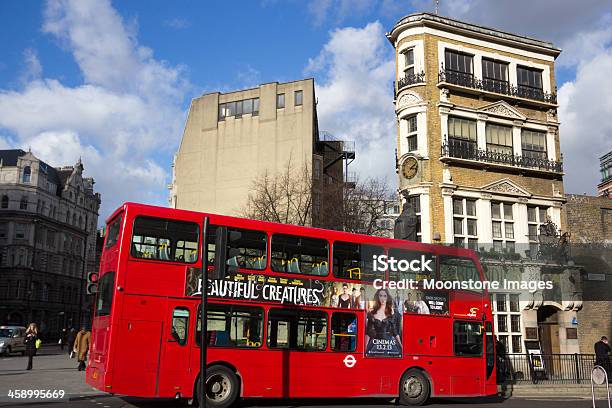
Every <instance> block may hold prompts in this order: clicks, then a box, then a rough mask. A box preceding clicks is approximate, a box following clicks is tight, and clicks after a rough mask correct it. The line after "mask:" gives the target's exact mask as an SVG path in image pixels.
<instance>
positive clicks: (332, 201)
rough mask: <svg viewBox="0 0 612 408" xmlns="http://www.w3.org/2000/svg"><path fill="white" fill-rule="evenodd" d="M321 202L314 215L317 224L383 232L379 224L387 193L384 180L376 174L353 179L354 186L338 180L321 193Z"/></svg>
mask: <svg viewBox="0 0 612 408" xmlns="http://www.w3.org/2000/svg"><path fill="white" fill-rule="evenodd" d="M321 195H322V197H323V199H322V202H323V204H322V205H321V210H320V213H319V214H316V215H317V217H316V218H317V219H318V220H319V221H320V222H319V223H320V226H322V227H323V228H328V229H336V230H341V231H346V232H353V233H358V234H366V235H378V236H381V235H385V234H387V233H388V230H387V229H386V228H385V227H384V226H383V225H382V223H381V220H382V219H383V218H384V217H385V209H386V204H387V203H388V202H389V200H390V197H391V194H390V192H389V188H388V186H387V183H386V182H385V181H384V180H380V179H376V178H367V179H365V180H364V181H360V180H357V181H356V182H355V184H354V186H350V185H348V184H345V183H338V184H335V185H332V186H326V188H324V191H323V192H322V193H321Z"/></svg>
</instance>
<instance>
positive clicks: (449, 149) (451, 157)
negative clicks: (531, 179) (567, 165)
mask: <svg viewBox="0 0 612 408" xmlns="http://www.w3.org/2000/svg"><path fill="white" fill-rule="evenodd" d="M440 160H442V161H459V162H466V163H475V164H477V163H483V164H487V165H493V166H496V167H505V168H520V169H526V170H531V171H536V172H546V173H559V174H562V173H563V162H561V161H554V160H548V159H543V158H539V157H527V156H519V155H512V154H507V153H499V152H494V151H488V150H482V149H479V148H477V147H476V144H475V143H463V142H450V143H445V144H444V145H442V152H441V158H440Z"/></svg>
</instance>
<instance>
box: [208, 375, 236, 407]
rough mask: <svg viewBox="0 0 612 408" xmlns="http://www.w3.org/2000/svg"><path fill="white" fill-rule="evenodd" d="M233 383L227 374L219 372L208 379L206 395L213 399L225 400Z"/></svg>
mask: <svg viewBox="0 0 612 408" xmlns="http://www.w3.org/2000/svg"><path fill="white" fill-rule="evenodd" d="M231 388H232V386H231V383H230V380H229V378H227V377H226V376H225V375H221V374H217V375H213V376H212V377H209V378H208V381H206V396H207V397H208V398H209V399H211V400H213V401H223V400H224V399H226V398H227V397H228V396H229V394H230V391H231Z"/></svg>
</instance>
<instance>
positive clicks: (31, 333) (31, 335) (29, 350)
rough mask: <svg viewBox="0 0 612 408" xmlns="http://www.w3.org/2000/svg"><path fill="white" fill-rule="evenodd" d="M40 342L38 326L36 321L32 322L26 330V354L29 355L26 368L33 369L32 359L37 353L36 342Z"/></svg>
mask: <svg viewBox="0 0 612 408" xmlns="http://www.w3.org/2000/svg"><path fill="white" fill-rule="evenodd" d="M37 342H38V327H37V326H36V323H30V324H29V325H28V329H27V330H26V337H25V339H24V343H25V354H26V355H27V356H28V367H27V368H26V370H31V369H32V359H33V358H34V356H35V355H36V343H37Z"/></svg>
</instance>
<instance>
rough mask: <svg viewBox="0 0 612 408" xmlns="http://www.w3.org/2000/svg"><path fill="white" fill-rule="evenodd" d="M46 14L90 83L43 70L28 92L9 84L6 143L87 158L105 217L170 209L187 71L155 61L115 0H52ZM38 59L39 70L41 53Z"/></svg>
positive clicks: (3, 116) (64, 157)
mask: <svg viewBox="0 0 612 408" xmlns="http://www.w3.org/2000/svg"><path fill="white" fill-rule="evenodd" d="M44 17H45V18H44V23H43V31H44V32H45V33H48V34H50V35H51V36H53V37H54V38H55V39H57V40H58V41H59V43H60V44H61V45H62V46H63V47H64V48H65V49H66V50H67V51H69V52H70V53H71V54H72V55H73V57H74V59H75V61H76V62H77V64H78V66H79V68H80V70H81V73H82V75H83V78H84V83H83V84H80V85H77V86H72V87H70V86H66V85H64V84H62V83H61V82H60V81H58V80H57V79H53V78H40V73H42V66H40V69H38V70H36V69H34V70H33V71H32V72H34V73H35V72H37V71H38V72H39V75H38V76H36V75H30V76H29V81H28V82H27V83H25V84H24V86H23V88H22V89H19V90H0V131H3V133H5V134H8V135H11V136H10V137H8V136H7V137H4V138H2V137H0V147H12V148H14V147H17V146H19V147H22V148H26V149H27V148H28V147H30V146H31V148H32V151H33V153H34V154H36V155H37V156H39V157H40V158H41V159H42V160H44V161H46V162H48V163H50V164H53V165H71V164H74V163H75V162H76V161H77V160H78V158H79V157H82V159H83V164H84V166H85V173H86V175H88V176H92V177H94V179H95V180H96V185H95V187H96V190H97V191H99V192H101V193H102V209H101V212H100V216H101V220H103V219H104V218H105V217H106V216H107V215H109V213H110V212H111V211H112V210H113V209H114V208H116V207H117V206H119V205H120V204H121V203H122V202H124V201H128V200H130V201H140V202H146V203H151V204H160V205H165V204H166V190H165V186H166V182H167V179H168V174H167V171H166V170H165V168H167V167H169V166H167V165H168V164H169V161H170V158H171V155H172V153H173V151H174V149H175V147H176V145H177V144H178V139H179V137H180V129H181V126H182V121H183V118H184V114H185V113H184V112H183V111H182V108H181V105H182V103H183V102H184V100H183V99H184V97H185V93H186V91H187V88H188V86H189V84H188V83H187V82H186V81H185V80H184V79H183V77H184V74H185V73H184V69H183V68H182V67H180V66H179V67H177V66H170V65H169V64H168V63H166V62H164V61H159V60H157V59H155V58H154V56H153V51H152V50H151V49H149V48H146V47H144V46H142V45H140V44H139V43H138V40H137V35H136V32H135V30H134V27H133V26H128V24H126V23H125V22H124V21H123V19H122V18H121V16H120V15H119V14H118V13H117V11H115V10H114V9H113V8H112V6H111V4H110V2H109V1H107V0H103V1H92V0H87V1H85V0H78V1H77V0H58V1H49V2H48V3H47V5H46V9H45V14H44ZM28 56H30V57H32V58H30V60H31V61H32V64H30V66H31V67H33V68H36V64H35V62H36V61H38V59H37V58H36V59H34V58H35V57H36V54H35V53H33V52H32V53H31V54H28ZM39 65H40V64H39ZM7 145H8V146H7ZM160 160H163V161H164V162H163V163H162V166H160V165H159V164H158V163H157V161H160ZM166 160H167V161H168V163H166V162H165V161H166Z"/></svg>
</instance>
